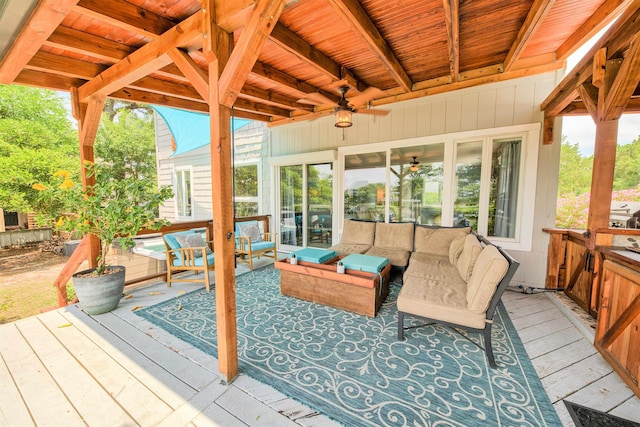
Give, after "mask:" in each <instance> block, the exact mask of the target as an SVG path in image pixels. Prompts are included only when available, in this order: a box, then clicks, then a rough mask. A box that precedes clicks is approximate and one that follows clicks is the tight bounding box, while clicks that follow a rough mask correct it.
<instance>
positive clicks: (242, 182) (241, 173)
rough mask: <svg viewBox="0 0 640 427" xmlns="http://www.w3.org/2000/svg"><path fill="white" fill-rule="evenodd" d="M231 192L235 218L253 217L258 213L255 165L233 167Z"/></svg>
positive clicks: (256, 171)
mask: <svg viewBox="0 0 640 427" xmlns="http://www.w3.org/2000/svg"><path fill="white" fill-rule="evenodd" d="M233 192H234V209H235V216H236V217H241V216H255V215H258V214H259V213H260V204H259V197H258V164H257V163H254V164H246V165H236V166H235V167H234V169H233Z"/></svg>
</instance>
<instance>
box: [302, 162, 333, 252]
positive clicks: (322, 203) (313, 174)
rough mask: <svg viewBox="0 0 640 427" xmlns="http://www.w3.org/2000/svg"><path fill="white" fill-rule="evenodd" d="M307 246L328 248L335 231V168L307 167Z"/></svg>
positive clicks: (324, 166) (327, 166)
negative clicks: (333, 216) (333, 214)
mask: <svg viewBox="0 0 640 427" xmlns="http://www.w3.org/2000/svg"><path fill="white" fill-rule="evenodd" d="M305 188H306V189H307V206H308V210H307V237H306V239H307V246H313V247H318V248H328V247H329V246H331V233H332V229H333V218H332V213H333V167H332V165H331V163H323V164H318V165H307V185H306V187H305Z"/></svg>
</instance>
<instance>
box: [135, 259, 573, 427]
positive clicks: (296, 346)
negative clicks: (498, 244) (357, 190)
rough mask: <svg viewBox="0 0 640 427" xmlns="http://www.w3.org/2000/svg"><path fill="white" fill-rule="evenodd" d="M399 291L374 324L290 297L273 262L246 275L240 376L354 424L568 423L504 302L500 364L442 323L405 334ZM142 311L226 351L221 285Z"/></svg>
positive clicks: (496, 334)
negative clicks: (220, 336)
mask: <svg viewBox="0 0 640 427" xmlns="http://www.w3.org/2000/svg"><path fill="white" fill-rule="evenodd" d="M399 289H400V285H399V283H392V284H391V293H390V295H389V297H388V298H387V300H386V302H385V303H384V305H383V306H382V308H381V310H380V312H379V313H378V315H377V316H376V317H375V318H373V319H371V318H368V317H365V316H361V315H357V314H353V313H349V312H346V311H343V310H338V309H333V308H330V307H325V306H322V305H319V304H314V303H310V302H306V301H302V300H298V299H296V298H291V297H286V296H282V295H280V274H279V270H276V269H274V268H273V267H266V268H264V269H261V270H255V271H253V272H249V273H247V274H244V275H242V276H239V277H237V279H236V294H237V319H238V320H237V322H238V323H237V324H238V351H239V368H240V371H241V372H243V373H245V374H247V375H249V376H250V377H252V378H255V379H257V380H259V381H261V382H263V383H265V384H269V385H271V386H272V387H274V388H275V389H276V390H278V391H280V392H282V393H284V394H285V395H287V396H289V397H290V398H292V399H295V400H297V401H299V402H301V403H303V404H305V405H307V406H309V407H310V408H312V409H314V410H316V411H318V412H320V413H322V414H324V415H326V416H328V417H330V418H332V419H334V420H335V421H337V422H339V423H341V424H344V425H347V426H387V425H393V426H435V425H438V426H440V425H442V426H485V425H486V426H545V425H549V426H560V425H561V423H560V421H559V419H558V417H557V415H556V412H555V409H554V408H553V406H552V405H551V403H550V402H549V398H548V396H547V394H546V392H545V391H544V389H543V387H542V385H541V383H540V380H539V379H538V377H537V375H536V373H535V371H534V369H533V366H532V365H531V362H530V360H529V358H528V357H527V354H526V352H525V350H524V347H523V345H522V342H521V341H520V338H519V337H518V335H517V333H516V331H515V329H514V327H513V325H512V323H511V320H510V319H509V317H508V315H507V313H506V311H505V309H504V307H502V304H501V305H500V306H499V309H498V312H497V315H496V318H495V323H494V326H493V343H494V353H495V356H496V362H497V364H498V368H497V369H491V368H490V367H489V365H488V362H487V360H486V357H485V354H484V351H483V350H481V349H480V348H478V347H477V346H476V345H475V344H473V343H472V342H471V341H469V340H468V339H465V338H464V337H462V336H461V335H459V334H457V333H454V332H452V331H451V330H450V329H447V328H445V327H442V326H425V327H421V328H417V329H411V330H409V331H406V334H405V341H402V342H401V341H398V340H397V312H396V297H397V295H398V291H399ZM136 313H137V314H138V315H140V316H142V317H143V318H145V319H147V320H149V321H150V322H152V323H154V324H155V325H157V326H159V327H161V328H163V329H165V330H166V331H168V332H170V333H172V334H174V335H175V336H177V337H179V338H181V339H182V340H184V341H186V342H188V343H190V344H192V345H193V346H194V347H197V348H199V349H201V350H202V351H204V352H206V353H209V354H212V355H214V356H216V357H217V347H216V325H215V320H216V313H215V292H211V293H207V292H206V291H205V290H204V289H202V290H198V291H193V292H191V293H189V294H186V295H183V296H181V297H179V298H176V299H173V300H169V301H166V302H164V303H161V304H157V305H155V306H151V307H147V308H144V309H141V310H138V311H136ZM407 324H408V322H407ZM415 324H416V325H417V324H419V322H417V321H416V322H415ZM468 336H469V338H470V339H471V340H473V341H474V342H476V343H480V342H481V338H480V336H479V335H478V334H469V335H468Z"/></svg>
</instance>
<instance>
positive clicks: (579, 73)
mask: <svg viewBox="0 0 640 427" xmlns="http://www.w3.org/2000/svg"><path fill="white" fill-rule="evenodd" d="M638 32H640V0H634V2H633V5H632V6H630V7H629V8H628V9H627V10H626V11H625V12H624V13H623V15H622V16H620V18H619V19H617V20H616V21H615V22H614V23H613V24H612V25H611V27H609V29H608V30H607V32H606V33H605V34H603V36H602V37H601V38H600V39H599V40H598V41H597V42H596V43H595V45H594V46H593V47H592V48H591V49H590V50H589V52H588V53H587V54H586V55H585V56H584V57H583V58H582V60H580V62H579V63H578V64H576V66H575V67H574V68H573V70H572V71H571V73H570V74H568V75H567V76H566V77H565V78H564V79H562V81H561V82H560V84H559V85H557V86H556V87H555V89H553V90H552V91H551V93H550V94H549V96H547V98H546V99H545V100H544V101H543V102H542V104H541V105H540V110H542V111H544V112H545V116H556V115H558V114H560V113H561V112H562V111H563V110H564V109H565V108H566V107H567V106H568V105H569V104H570V103H571V102H573V101H574V100H575V99H576V98H577V97H578V86H580V85H582V84H583V83H584V82H586V81H587V80H588V79H590V78H591V76H592V75H593V67H592V64H593V57H594V55H595V54H596V52H597V51H598V50H599V49H601V48H603V47H607V56H608V57H609V58H614V57H616V56H618V55H619V53H620V52H621V51H622V50H623V49H625V48H626V47H627V46H628V45H629V42H630V40H631V39H632V37H634V36H635V35H636V34H637V33H638Z"/></svg>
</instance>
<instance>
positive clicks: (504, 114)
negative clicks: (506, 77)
mask: <svg viewBox="0 0 640 427" xmlns="http://www.w3.org/2000/svg"><path fill="white" fill-rule="evenodd" d="M496 95H497V97H496V99H497V101H498V102H497V103H496V124H495V126H496V127H501V126H509V125H511V124H513V123H514V121H513V118H514V110H515V97H516V89H515V86H507V87H503V88H500V89H498V91H497V93H496Z"/></svg>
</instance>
